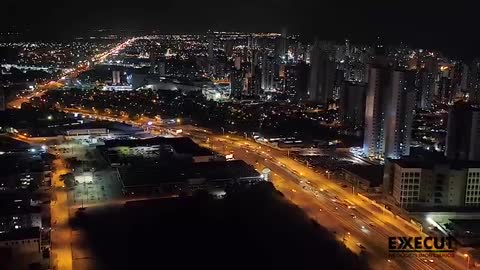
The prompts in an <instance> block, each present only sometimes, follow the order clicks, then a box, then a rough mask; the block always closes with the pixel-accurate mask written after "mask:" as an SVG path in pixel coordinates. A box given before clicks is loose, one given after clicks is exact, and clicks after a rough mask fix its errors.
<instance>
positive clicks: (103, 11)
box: [0, 0, 480, 60]
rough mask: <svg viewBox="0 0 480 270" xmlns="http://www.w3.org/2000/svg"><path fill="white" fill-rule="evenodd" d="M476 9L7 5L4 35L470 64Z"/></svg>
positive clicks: (477, 41) (214, 3)
mask: <svg viewBox="0 0 480 270" xmlns="http://www.w3.org/2000/svg"><path fill="white" fill-rule="evenodd" d="M474 2H475V1H462V0H456V1H430V0H417V1H411V0H404V1H397V0H388V1H386V0H384V1H378V0H363V1H362V0H358V1H338V0H337V1H325V0H316V1H313V0H236V1H228V0H223V1H219V0H204V1H201V0H183V1H182V0H154V1H152V0H149V1H148V0H128V1H125V0H96V1H93V0H77V1H64V0H62V1H60V0H43V1H17V0H6V1H5V0H3V1H1V4H0V5H1V6H2V8H1V9H0V10H1V11H0V12H1V13H3V14H1V15H0V23H1V26H0V27H1V28H2V29H9V28H11V27H13V26H14V27H16V29H19V30H22V29H26V28H27V29H29V30H30V32H31V33H36V35H37V36H42V37H48V38H59V37H68V36H71V35H72V34H80V33H85V31H87V30H92V29H98V28H112V29H115V30H120V29H121V30H129V31H132V32H133V31H137V30H153V29H156V30H159V31H161V32H178V31H180V32H197V31H205V30H207V29H214V30H240V31H277V32H280V31H281V29H282V27H286V28H287V30H288V32H290V33H292V32H294V33H300V34H302V35H303V36H304V37H305V38H307V39H312V38H313V37H315V36H317V37H318V38H320V39H334V40H342V39H343V38H345V37H348V38H350V39H351V40H352V41H354V42H360V43H363V42H369V41H371V40H372V39H374V38H375V37H377V36H381V37H382V38H383V39H384V40H385V42H386V43H387V44H396V43H399V42H404V43H406V44H409V45H411V46H414V47H423V48H431V49H439V50H441V51H442V52H445V53H446V54H447V55H449V56H453V57H461V58H465V59H466V60H469V59H470V58H472V57H478V56H480V52H477V51H478V48H480V34H479V33H478V26H479V25H480V23H479V22H478V10H479V9H478V8H477V7H476V5H475V3H474Z"/></svg>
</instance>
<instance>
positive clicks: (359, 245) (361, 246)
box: [357, 243, 367, 250]
mask: <svg viewBox="0 0 480 270" xmlns="http://www.w3.org/2000/svg"><path fill="white" fill-rule="evenodd" d="M357 246H358V247H359V248H360V249H362V250H365V249H367V248H366V247H365V246H364V245H362V244H361V243H357Z"/></svg>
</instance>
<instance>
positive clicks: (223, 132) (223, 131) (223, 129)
mask: <svg viewBox="0 0 480 270" xmlns="http://www.w3.org/2000/svg"><path fill="white" fill-rule="evenodd" d="M220 128H221V129H222V135H223V136H225V128H224V127H220Z"/></svg>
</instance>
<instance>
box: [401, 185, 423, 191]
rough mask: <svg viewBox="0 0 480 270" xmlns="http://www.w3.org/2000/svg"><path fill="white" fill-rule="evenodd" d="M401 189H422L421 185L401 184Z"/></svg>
mask: <svg viewBox="0 0 480 270" xmlns="http://www.w3.org/2000/svg"><path fill="white" fill-rule="evenodd" d="M400 189H401V190H408V189H413V190H418V189H420V186H419V185H400Z"/></svg>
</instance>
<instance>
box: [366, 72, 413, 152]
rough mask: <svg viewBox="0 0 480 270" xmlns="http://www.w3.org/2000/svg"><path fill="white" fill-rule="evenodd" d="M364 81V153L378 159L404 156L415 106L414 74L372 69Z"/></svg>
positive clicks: (408, 148) (407, 148)
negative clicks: (366, 85)
mask: <svg viewBox="0 0 480 270" xmlns="http://www.w3.org/2000/svg"><path fill="white" fill-rule="evenodd" d="M368 82H369V83H368V87H367V93H366V102H365V131H364V144H363V151H364V154H365V155H366V156H368V157H372V158H379V159H383V158H385V157H389V158H400V157H401V156H404V155H408V154H409V153H410V139H411V130H412V122H413V112H414V106H415V89H414V85H415V77H414V74H413V73H411V72H407V71H397V70H391V69H389V68H386V67H380V66H372V67H371V68H370V72H369V80H368Z"/></svg>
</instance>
